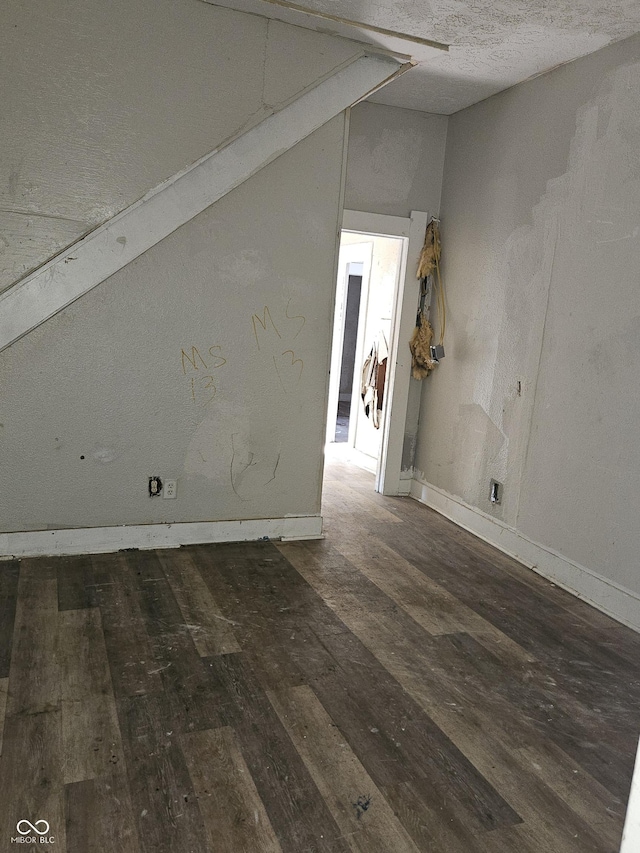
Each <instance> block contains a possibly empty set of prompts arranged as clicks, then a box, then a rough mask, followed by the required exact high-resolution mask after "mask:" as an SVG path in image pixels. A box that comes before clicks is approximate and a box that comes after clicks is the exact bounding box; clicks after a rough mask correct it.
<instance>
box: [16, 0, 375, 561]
mask: <svg viewBox="0 0 640 853" xmlns="http://www.w3.org/2000/svg"><path fill="white" fill-rule="evenodd" d="M1 15H2V26H0V39H2V42H3V43H2V45H0V63H2V68H1V69H0V75H1V79H2V80H3V86H4V87H5V89H6V97H5V93H3V110H2V116H1V120H2V122H3V126H2V128H0V132H2V135H3V157H2V162H1V163H0V193H1V197H0V211H3V212H2V213H0V234H4V235H7V236H6V237H5V238H4V244H5V245H4V250H5V251H4V253H3V254H2V256H1V257H2V262H1V263H2V270H3V273H4V279H3V281H4V283H5V284H7V283H10V282H11V281H13V280H14V279H15V278H16V277H19V276H20V275H21V274H22V273H24V271H25V270H27V269H28V268H30V267H33V266H35V265H37V264H39V263H41V262H42V261H43V260H44V259H45V258H48V257H49V256H50V255H51V254H52V252H54V251H56V250H58V249H60V248H61V247H62V246H63V245H65V244H66V243H68V242H70V241H72V240H73V239H75V238H76V237H77V236H78V234H79V233H82V232H83V231H85V230H86V229H87V228H91V227H93V226H94V225H95V224H96V223H98V222H100V221H102V220H103V219H105V218H108V217H110V216H111V215H113V214H114V213H115V212H116V211H118V210H120V209H121V208H123V207H125V206H126V205H128V204H129V203H131V202H132V201H134V200H135V199H136V198H137V197H138V196H140V195H141V194H143V193H144V192H146V191H147V190H148V189H149V188H150V187H152V186H154V185H156V184H158V183H159V182H160V181H161V180H163V179H164V178H166V177H168V176H170V175H172V174H173V173H175V172H176V171H179V170H180V169H181V168H182V167H184V166H185V165H187V164H190V163H191V162H193V161H194V160H196V159H198V158H199V157H201V156H202V155H204V154H206V153H207V152H209V151H211V150H212V149H214V148H215V147H216V146H218V145H219V144H220V143H222V142H223V141H224V140H226V139H228V138H229V137H231V136H233V135H235V134H237V133H239V132H241V131H242V130H244V129H246V128H247V127H249V126H250V125H252V124H253V123H257V122H258V121H259V120H261V118H263V117H264V116H265V115H267V114H268V113H270V112H272V111H273V109H274V107H276V106H278V105H281V104H283V103H284V102H286V101H287V100H288V99H290V98H292V97H294V96H295V95H296V94H298V93H300V92H301V91H302V90H304V89H305V88H307V87H308V86H311V85H312V84H314V83H315V82H317V81H318V80H319V79H321V78H322V77H323V76H325V75H327V74H329V73H330V72H331V71H332V70H334V69H335V68H336V67H337V66H339V65H341V64H342V63H343V62H344V61H345V60H347V59H349V58H351V57H353V56H356V55H359V54H360V52H361V46H360V45H357V44H355V43H353V42H348V41H345V40H341V39H336V38H332V37H329V36H324V35H320V34H317V33H309V32H307V31H304V30H300V29H299V28H296V27H291V26H288V25H285V24H281V23H277V22H267V21H266V20H265V19H262V18H260V17H256V16H252V15H245V14H242V13H236V12H232V11H230V10H227V9H220V8H215V7H212V6H210V5H207V4H204V3H200V2H197V0H185V2H182V3H180V4H178V5H176V4H175V3H172V2H170V0H131V2H129V0H128V2H127V3H124V2H121V0H116V2H114V3H110V4H104V3H102V4H100V3H97V2H95V0H88V2H87V0H82V2H80V0H69V2H68V3H65V4H64V8H62V7H60V4H57V3H54V2H53V0H43V2H42V3H38V4H36V5H35V6H32V7H28V8H27V7H25V6H24V4H21V3H18V2H17V1H16V2H13V0H10V2H8V3H6V4H3V7H2V10H1ZM36 56H37V58H38V61H34V57H36ZM292 63H295V74H292V73H291V68H292ZM5 106H6V107H7V108H6V109H5ZM345 130H346V122H345V116H344V115H341V116H339V117H337V118H336V119H334V120H332V121H331V122H329V123H328V124H326V125H325V126H324V127H322V128H321V129H320V130H318V131H316V132H315V133H314V134H312V135H311V136H310V137H308V138H307V139H305V140H304V141H303V142H301V143H300V144H299V145H297V146H296V147H294V148H293V149H291V150H290V151H288V152H286V153H285V154H283V155H281V156H280V157H279V158H278V159H277V160H276V161H274V162H273V163H271V164H270V165H269V166H268V167H266V168H265V169H263V170H262V171H261V172H260V173H258V174H257V175H255V176H254V177H253V178H251V179H250V180H249V181H247V182H246V183H245V184H243V185H242V186H240V187H239V188H237V189H236V190H234V191H233V192H232V193H230V194H229V195H227V196H226V197H224V198H223V199H221V200H220V201H219V202H218V203H216V204H215V205H212V206H211V207H210V208H208V209H207V210H205V211H204V212H203V213H202V214H200V215H199V216H198V217H196V218H195V219H194V220H192V221H191V222H189V223H187V224H186V225H184V226H183V227H182V228H180V229H178V230H177V231H176V232H174V233H173V234H172V235H171V236H170V237H168V238H166V239H165V240H163V241H162V242H161V243H159V244H158V245H156V246H155V247H154V248H153V249H151V250H149V251H148V252H146V253H145V254H144V255H142V256H140V257H139V258H138V259H137V260H136V261H134V262H133V263H131V264H129V265H128V266H127V267H125V268H124V269H122V270H121V271H120V272H118V273H116V274H115V275H113V276H112V277H111V278H110V279H108V280H106V281H105V282H103V283H102V284H101V285H99V286H98V287H97V288H95V290H92V291H90V292H89V293H87V294H86V295H85V296H83V297H82V298H81V299H79V300H78V301H77V302H75V303H74V304H72V305H70V306H69V307H67V308H66V309H65V310H64V311H62V312H61V313H59V314H58V315H56V316H55V317H53V318H52V319H51V320H49V321H47V322H46V323H44V325H42V326H40V327H38V328H37V329H35V330H34V331H33V332H31V333H30V334H29V335H27V336H26V337H25V338H23V339H22V340H20V341H18V342H17V343H15V344H14V345H12V346H10V347H9V348H8V349H6V350H5V351H4V352H2V353H1V354H0V389H1V391H0V471H1V475H0V476H1V485H2V488H1V489H0V531H1V532H9V531H33V530H46V529H56V528H79V527H95V526H101V527H104V526H114V525H140V524H151V523H156V522H210V521H217V520H229V519H256V518H258V519H259V518H283V517H286V516H288V515H306V514H309V515H314V514H318V513H319V511H320V476H321V469H322V446H323V428H324V417H325V399H326V384H327V376H328V361H329V346H330V338H331V319H332V318H331V311H332V300H333V292H334V287H335V282H334V258H335V250H336V239H337V230H338V223H339V219H340V214H341V200H342V198H341V194H342V189H343V183H344V164H343V159H344V158H343V154H344V140H345ZM5 215H6V217H8V219H2V217H4V216H5ZM12 217H13V218H12ZM7 223H9V225H7ZM11 223H14V224H15V223H17V224H16V227H15V229H14V230H13V231H12V230H11V229H12V227H13V226H12V225H11ZM69 223H71V225H70V224H69ZM9 226H10V227H9ZM32 235H34V236H33V238H32ZM265 310H266V313H265ZM254 315H255V318H254ZM194 347H195V348H197V353H196V352H195V351H194V350H193V349H192V348H194ZM183 352H184V355H183ZM189 359H191V361H193V362H195V365H193V364H191V363H190V360H189ZM205 365H206V366H205ZM196 368H197V369H196ZM155 474H158V475H160V476H164V478H170V479H177V480H178V497H177V499H176V500H175V501H166V500H162V499H157V500H156V499H153V500H152V499H150V498H149V497H148V491H147V482H148V477H149V476H150V475H155ZM0 540H2V536H0ZM5 540H6V537H5ZM6 541H8V540H6ZM25 541H26V540H25ZM39 541H40V540H39ZM65 541H66V540H65ZM83 541H84V540H83ZM3 547H4V546H3ZM7 547H9V548H10V545H9V546H7ZM21 547H22V544H21ZM24 547H25V548H26V550H28V547H29V543H28V542H26V545H25V546H24ZM4 550H6V548H5V549H4Z"/></svg>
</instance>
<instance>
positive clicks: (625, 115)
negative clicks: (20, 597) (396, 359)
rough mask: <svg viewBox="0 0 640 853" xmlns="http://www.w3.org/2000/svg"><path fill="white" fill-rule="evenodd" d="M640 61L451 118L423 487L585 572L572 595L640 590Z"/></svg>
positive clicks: (534, 88) (579, 67) (630, 48)
mask: <svg viewBox="0 0 640 853" xmlns="http://www.w3.org/2000/svg"><path fill="white" fill-rule="evenodd" d="M639 49H640V39H639V38H634V39H630V40H628V41H626V42H622V43H619V44H617V45H615V46H612V47H609V48H606V49H605V50H602V51H600V52H598V53H596V54H593V55H592V56H590V57H587V58H585V59H582V60H579V61H577V62H575V63H572V64H570V65H567V66H565V67H563V68H560V69H558V70H556V71H554V72H552V73H550V74H547V75H545V76H543V77H540V78H538V79H536V80H534V81H532V82H529V83H526V84H522V85H520V86H516V87H515V88H513V89H511V90H509V91H507V92H505V93H503V94H501V95H498V96H495V97H493V98H491V99H489V100H487V101H485V102H483V103H481V104H478V105H476V106H474V107H471V108H469V109H467V110H465V111H463V112H462V113H459V114H457V115H456V116H454V117H452V118H451V119H450V121H449V131H448V140H447V155H446V165H445V176H444V185H443V207H442V214H443V218H442V234H443V247H444V248H443V252H444V277H445V283H446V288H447V302H448V319H447V338H446V341H445V347H446V357H445V359H444V361H443V362H442V363H441V365H440V366H439V367H438V368H437V369H436V371H435V372H434V374H433V375H432V376H431V377H430V378H429V379H427V380H426V382H425V383H424V388H423V399H422V406H421V417H420V431H419V442H418V450H417V457H416V468H417V469H419V472H420V473H419V479H420V481H421V482H422V483H427V484H431V485H433V486H435V487H437V489H439V490H440V491H441V492H443V493H445V495H452V496H454V497H455V498H456V499H460V500H461V501H462V502H463V503H464V504H466V505H468V506H470V507H471V508H475V509H477V510H480V511H481V512H482V513H485V514H487V515H488V516H489V517H493V518H495V519H497V521H499V522H500V523H503V524H504V525H506V527H507V528H510V529H512V530H515V531H516V532H517V534H518V536H519V537H521V538H522V539H523V541H524V540H526V541H533V542H535V543H539V544H541V545H542V546H544V549H545V550H546V551H548V552H549V553H550V554H552V555H555V556H556V557H559V558H560V559H561V560H565V561H568V563H571V564H572V565H573V564H575V565H577V569H576V572H577V574H576V573H575V572H574V574H575V577H574V580H572V581H571V583H568V585H571V584H573V585H574V588H576V589H577V590H578V591H579V592H581V594H584V595H585V596H586V597H589V595H591V594H592V592H593V589H592V587H593V584H596V586H597V585H598V584H600V586H602V584H601V583H600V581H601V579H603V583H604V585H605V586H607V585H609V586H610V587H611V590H612V591H613V592H612V594H613V593H614V592H615V594H616V595H617V594H618V593H620V590H619V589H618V586H617V585H619V586H620V587H622V588H625V589H628V590H630V591H631V592H632V593H634V594H638V593H640V572H639V570H638V553H640V527H639V526H638V517H640V501H639V495H640V490H639V489H638V483H639V482H640V453H639V452H638V438H637V424H638V422H640V394H638V387H639V386H638V376H639V375H640V287H639V286H638V269H640V166H639V163H640V160H639V158H638V152H639V150H640V62H639V61H638V56H639ZM518 381H520V382H521V383H522V394H521V396H518V392H517V382H518ZM491 477H494V478H496V479H497V480H499V481H501V482H503V483H504V484H505V490H504V499H503V503H502V505H501V506H499V507H498V506H493V505H492V504H491V503H490V502H489V499H488V498H489V480H490V478H491ZM500 529H501V528H499V527H496V528H495V530H494V538H495V537H496V536H499V535H500ZM488 535H489V536H491V534H488ZM554 559H555V557H554ZM530 561H531V562H534V560H533V559H531V560H530ZM580 567H583V569H585V570H586V572H585V571H583V569H580ZM576 585H577V586H576ZM580 585H582V586H580ZM602 589H604V587H602ZM589 590H591V592H590V591H589ZM616 590H617V591H616ZM593 595H595V593H593ZM593 595H592V598H593ZM596 597H597V596H596ZM596 603H598V604H600V606H603V604H602V601H597V602H596ZM613 606H614V605H611V606H609V608H608V609H611V608H612V607H613ZM634 607H635V616H634V617H633V618H631V616H629V615H628V616H627V617H626V618H627V620H628V621H635V624H637V625H640V608H638V602H637V601H636V603H635V605H634Z"/></svg>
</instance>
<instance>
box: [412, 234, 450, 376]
mask: <svg viewBox="0 0 640 853" xmlns="http://www.w3.org/2000/svg"><path fill="white" fill-rule="evenodd" d="M441 251H442V245H441V241H440V227H439V222H438V220H437V219H432V220H431V222H429V224H428V225H427V231H426V234H425V238H424V245H423V247H422V252H421V254H420V260H419V262H418V271H417V278H419V279H420V307H419V308H418V315H417V317H416V327H415V329H414V330H413V334H412V336H411V341H410V342H409V349H410V350H411V356H412V374H413V376H414V378H415V379H424V378H425V377H426V376H428V375H429V373H430V372H431V371H432V370H433V368H434V367H435V366H436V365H437V364H438V362H439V359H440V358H443V357H444V333H445V330H446V322H447V321H446V306H445V299H444V287H443V284H442V278H441V275H440V255H441ZM429 278H431V280H432V281H433V282H434V288H435V291H436V310H437V313H438V326H439V329H440V337H439V343H438V344H437V346H433V328H432V326H431V323H430V322H429V320H428V319H427V317H426V307H425V302H426V296H427V293H428V292H429Z"/></svg>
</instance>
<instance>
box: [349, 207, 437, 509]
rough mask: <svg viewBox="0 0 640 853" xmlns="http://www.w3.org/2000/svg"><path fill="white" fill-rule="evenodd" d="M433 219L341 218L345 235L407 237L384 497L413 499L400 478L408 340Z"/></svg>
mask: <svg viewBox="0 0 640 853" xmlns="http://www.w3.org/2000/svg"><path fill="white" fill-rule="evenodd" d="M428 219H429V214H428V213H426V212H424V211H419V210H412V211H411V216H410V217H403V216H386V215H383V214H379V213H366V212H363V211H357V210H345V211H344V213H343V218H342V229H341V230H344V231H356V232H360V233H362V234H382V235H384V236H388V237H405V238H406V239H405V240H404V241H403V251H402V259H401V266H400V274H399V276H398V279H397V284H396V291H395V294H394V299H393V312H392V322H391V340H390V341H389V359H388V363H387V381H386V388H385V404H384V412H383V418H382V439H381V444H380V457H379V459H378V467H377V471H376V480H375V489H376V491H377V492H381V493H382V494H383V495H400V494H408V488H407V489H405V488H403V484H406V483H409V482H410V481H408V480H406V481H405V480H402V478H401V474H402V452H403V448H404V443H405V428H406V423H407V409H408V404H409V386H410V381H411V352H410V350H409V340H410V339H411V334H412V332H413V329H414V327H415V322H416V312H417V310H418V300H419V282H418V279H417V278H416V270H417V268H418V259H419V257H420V252H421V250H422V245H423V243H424V234H425V230H426V227H427V222H428Z"/></svg>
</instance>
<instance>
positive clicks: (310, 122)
mask: <svg viewBox="0 0 640 853" xmlns="http://www.w3.org/2000/svg"><path fill="white" fill-rule="evenodd" d="M410 67H411V64H407V65H400V63H399V62H398V61H397V60H395V59H392V58H391V57H389V56H384V55H379V54H375V53H372V54H364V55H360V56H356V57H355V58H354V59H350V60H349V61H348V62H347V63H344V64H343V65H342V66H339V67H338V69H336V70H334V71H333V72H332V73H331V74H330V75H327V76H325V77H324V78H323V79H321V80H320V81H319V82H318V83H317V84H316V85H314V86H313V87H311V88H309V89H307V90H306V91H305V92H303V93H302V94H301V95H300V96H299V97H298V98H296V99H295V100H293V101H291V102H290V103H288V104H287V105H286V106H284V107H282V109H280V110H279V111H278V112H275V113H273V114H271V115H269V116H267V118H265V119H264V120H263V121H261V122H260V123H259V124H257V125H255V126H254V127H252V128H250V129H249V130H247V131H246V132H245V133H243V134H241V135H239V136H237V137H236V138H235V139H232V140H231V141H230V142H229V143H228V144H226V145H224V146H223V147H221V148H219V149H216V150H215V151H213V152H211V153H210V154H207V155H206V156H205V157H203V158H202V159H200V160H199V161H198V162H196V163H194V164H193V165H192V166H190V167H189V168H187V169H185V170H183V171H182V172H179V173H178V174H176V175H174V176H173V177H172V178H169V179H168V180H167V181H164V182H163V183H162V184H160V185H159V186H158V187H156V188H155V189H153V190H151V191H150V192H148V193H147V194H146V195H145V196H144V197H143V198H142V199H140V200H139V201H137V202H135V203H134V204H132V205H131V206H130V207H128V208H126V209H125V210H123V211H122V212H121V213H119V214H118V215H117V216H114V217H113V218H112V219H110V220H109V221H108V222H106V223H104V224H103V225H101V226H100V227H99V228H96V230H95V231H92V232H91V233H90V234H87V235H86V236H85V237H83V238H82V239H81V240H79V241H78V242H77V243H75V244H74V245H73V246H71V247H69V248H68V249H65V251H63V252H61V253H60V254H59V255H57V256H56V257H55V258H53V259H52V260H51V261H49V262H48V263H46V264H44V265H43V266H42V267H40V268H39V269H37V270H36V271H35V272H33V273H31V275H29V276H27V277H26V278H24V279H22V281H19V282H17V283H16V284H14V285H13V286H12V287H10V288H9V289H8V290H6V291H5V292H4V293H3V294H2V295H1V296H0V351H2V350H3V349H5V348H6V347H8V346H10V345H11V344H12V343H14V341H16V340H18V339H19V338H21V337H22V336H23V335H25V334H27V333H28V332H30V331H31V330H32V329H34V328H36V326H39V325H40V324H41V323H43V322H45V321H46V320H48V319H49V318H50V317H52V316H53V315H54V314H57V313H58V312H59V311H61V310H62V309H63V308H65V307H66V306H67V305H69V304H71V303H72V302H74V301H75V300H76V299H78V298H79V297H80V296H82V295H83V294H85V293H87V291H89V290H91V289H92V288H94V287H96V286H97V285H98V284H100V283H101V282H103V281H104V280H105V279H107V278H108V277H109V276H111V275H113V274H114V273H116V272H118V270H120V269H122V268H123V267H124V266H126V265H127V264H129V263H131V261H133V260H135V258H137V257H139V256H140V255H141V254H143V252H146V251H147V250H148V249H150V248H151V247H152V246H155V245H156V244H157V243H159V242H160V241H161V240H163V239H164V238H165V237H167V236H168V235H169V234H171V233H172V232H173V231H175V230H176V229H178V228H180V226H182V225H184V224H185V223H186V222H189V221H190V220H191V219H193V218H194V217H195V216H197V215H198V214H199V213H201V212H202V211H203V210H205V209H206V208H207V207H209V206H210V205H212V204H214V203H215V202H216V201H218V200H219V199H220V198H222V197H223V196H224V195H226V194H227V193H229V192H231V190H233V189H235V188H236V187H238V186H240V184H242V183H243V182H244V181H246V180H247V179H248V178H250V177H251V176H252V175H255V174H256V173H257V172H259V171H260V169H262V168H264V166H266V165H268V164H269V163H271V162H272V161H273V160H275V159H276V158H277V157H279V156H280V155H281V154H283V153H284V152H285V151H288V150H289V149H290V148H292V147H293V146H294V145H296V144H297V143H298V142H300V141H301V140H303V139H305V138H306V137H307V136H309V135H310V134H311V133H313V131H314V130H318V128H320V127H322V125H323V124H326V122H328V121H330V120H331V119H332V118H334V117H335V116H337V115H339V114H340V113H341V112H343V111H344V110H345V109H347V108H349V107H350V106H352V105H353V104H354V103H356V102H357V101H359V100H361V99H362V98H363V97H364V96H365V95H367V94H368V93H370V92H371V91H372V90H374V89H378V88H380V86H382V85H383V84H384V83H385V82H387V81H388V80H389V79H391V78H394V77H396V76H397V75H398V74H399V73H403V72H404V71H405V70H407V69H408V68H410Z"/></svg>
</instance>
